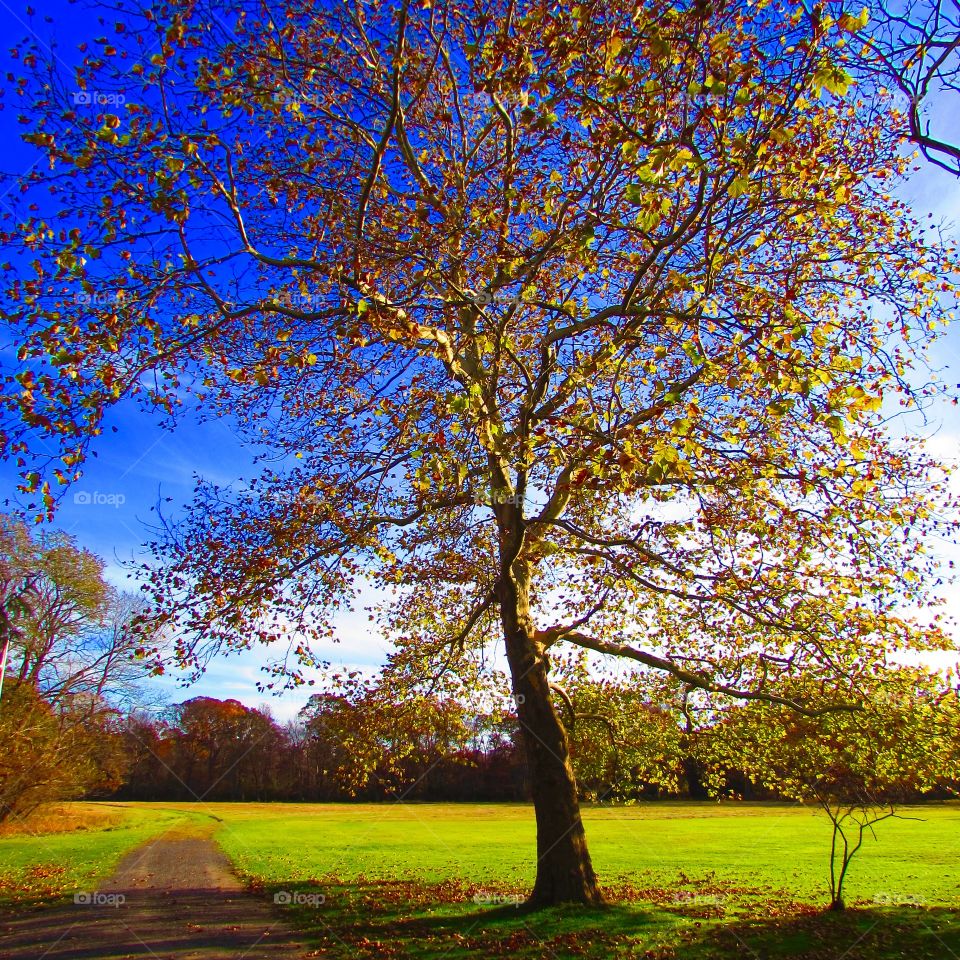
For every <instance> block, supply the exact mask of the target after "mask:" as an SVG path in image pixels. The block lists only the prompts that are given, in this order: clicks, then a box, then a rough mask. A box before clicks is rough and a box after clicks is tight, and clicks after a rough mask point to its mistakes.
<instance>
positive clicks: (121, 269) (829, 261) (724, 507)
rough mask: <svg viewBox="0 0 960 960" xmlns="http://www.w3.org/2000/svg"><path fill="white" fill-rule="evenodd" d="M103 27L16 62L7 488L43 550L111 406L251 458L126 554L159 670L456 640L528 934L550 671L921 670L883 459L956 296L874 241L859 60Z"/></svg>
mask: <svg viewBox="0 0 960 960" xmlns="http://www.w3.org/2000/svg"><path fill="white" fill-rule="evenodd" d="M116 10H117V11H118V12H117V13H116V15H115V16H114V15H111V17H110V19H109V21H108V22H106V23H105V24H104V26H103V30H104V35H103V36H101V37H99V38H96V39H93V40H91V42H90V45H89V46H88V47H87V48H86V51H85V56H84V58H83V60H82V63H81V64H80V65H79V66H78V67H77V68H76V71H75V72H70V71H69V70H65V69H64V68H63V66H62V61H53V62H50V58H49V57H48V56H46V55H45V51H44V50H43V49H42V48H38V47H36V46H34V47H30V46H24V47H23V48H22V49H21V50H20V52H19V55H20V57H21V59H22V61H23V63H24V66H25V71H24V72H25V74H26V75H25V77H24V78H22V80H20V81H18V83H17V86H16V90H15V93H17V94H18V95H19V102H20V103H21V104H22V110H23V112H24V123H25V126H24V133H25V139H26V140H28V141H29V142H30V143H33V144H35V145H36V146H37V147H38V148H39V149H40V150H41V151H43V154H44V157H45V159H44V160H43V161H42V162H41V163H40V164H38V165H37V167H35V168H34V170H33V171H32V172H31V173H30V174H28V175H27V176H26V177H24V178H23V181H22V184H21V187H22V192H21V193H19V194H18V196H19V199H20V202H22V204H23V205H24V207H23V209H22V210H21V211H20V212H19V215H18V216H16V217H12V218H9V219H8V220H7V227H6V231H5V233H6V236H5V239H6V240H7V241H8V242H10V243H12V244H14V245H18V246H19V252H17V253H16V254H15V256H14V258H13V260H12V262H11V267H10V269H11V271H12V275H13V277H14V279H13V281H12V284H11V291H10V296H11V303H12V306H10V307H9V308H8V312H7V319H8V323H10V324H11V325H12V329H13V330H14V332H15V337H16V338H17V340H18V342H19V344H20V353H19V361H20V365H21V366H20V368H19V369H18V370H17V371H14V372H13V374H14V375H13V376H11V378H10V379H9V380H8V382H7V387H8V389H7V410H8V412H9V414H10V416H9V418H8V420H9V423H8V427H7V432H6V436H5V450H6V451H7V452H10V453H15V454H16V455H18V456H19V457H20V459H21V461H22V464H23V470H24V475H25V480H24V485H25V488H26V489H27V491H28V492H29V491H34V492H36V493H37V494H38V495H39V496H42V497H43V498H44V500H45V501H46V503H47V504H48V506H50V507H52V506H53V503H54V500H55V495H56V482H57V481H58V480H59V481H62V482H64V483H69V482H70V480H71V479H72V478H74V477H75V476H77V475H78V474H79V471H80V469H81V468H82V463H83V459H84V457H85V456H86V454H87V452H88V450H89V448H90V447H91V445H95V438H96V436H97V434H98V433H99V431H100V429H101V425H102V423H103V419H104V416H105V414H106V412H107V411H108V410H109V408H110V407H111V406H112V405H113V404H115V403H117V402H118V401H121V400H124V399H125V398H128V397H130V396H134V395H136V396H139V397H140V398H141V399H142V401H143V402H144V403H145V404H147V405H153V406H159V407H161V408H164V409H165V410H167V411H169V412H170V413H171V414H172V415H173V419H174V420H175V419H176V414H177V411H178V409H185V410H186V411H188V413H189V415H191V416H192V415H193V411H195V410H199V411H202V415H205V416H212V417H226V418H229V420H230V421H231V422H233V423H235V424H236V426H237V428H238V430H239V432H240V433H241V435H242V436H245V437H246V438H247V439H248V440H249V441H250V442H251V443H252V444H254V445H255V446H256V447H257V449H259V450H260V451H262V452H263V453H264V454H265V455H266V459H265V460H264V461H262V462H261V466H262V469H260V471H259V472H258V473H257V475H256V476H254V477H252V478H250V479H249V482H248V483H246V484H245V485H244V486H243V487H242V488H238V489H220V488H217V487H215V486H212V485H210V484H208V483H201V484H200V485H199V486H198V489H197V493H196V497H195V500H194V502H193V503H192V505H191V507H190V508H189V510H188V511H187V513H186V515H185V516H183V517H181V518H180V519H179V520H178V521H177V522H171V523H170V524H169V526H168V527H167V529H166V531H165V533H164V534H163V535H162V536H160V537H159V539H158V541H157V543H156V544H155V547H156V550H157V552H158V555H159V558H160V560H161V561H162V562H161V566H160V568H159V569H157V570H154V572H153V577H154V579H153V581H152V582H153V583H154V585H155V588H156V597H155V599H156V601H157V603H158V604H159V605H160V607H161V608H162V611H163V615H164V616H165V617H166V618H167V622H168V624H169V627H170V630H171V634H172V635H174V636H176V637H177V638H179V643H180V645H179V655H180V659H181V661H182V662H183V663H185V664H187V665H191V666H194V667H198V668H199V667H202V664H203V662H204V659H205V657H207V656H209V655H210V654H211V653H213V652H215V651H222V650H225V649H230V648H240V647H244V646H247V645H249V644H250V643H252V642H254V640H255V639H259V640H263V641H267V642H269V641H274V640H280V641H281V644H282V646H281V649H284V650H288V652H289V656H286V657H282V658H281V661H282V662H280V663H278V665H277V670H278V671H279V672H283V673H285V674H287V675H288V676H289V675H291V674H292V675H293V678H294V681H296V680H297V679H298V678H299V677H298V671H299V670H300V669H301V668H302V667H303V666H304V665H309V664H310V662H311V657H310V641H311V640H312V639H314V638H316V637H318V636H323V635H326V634H329V633H331V632H332V631H333V627H332V623H333V620H334V615H335V614H336V612H337V611H338V609H340V608H342V607H343V606H344V605H345V604H347V603H349V602H350V597H351V596H352V594H353V591H355V590H356V589H357V588H358V585H360V584H362V583H366V582H372V583H374V584H375V585H377V586H379V587H381V588H382V594H383V595H384V596H386V597H387V598H388V600H387V601H386V602H385V603H384V605H383V606H382V608H381V616H382V617H383V624H384V628H385V630H386V632H387V634H388V635H389V636H390V637H391V639H392V640H394V641H395V643H396V649H397V662H398V663H399V664H400V666H401V667H402V668H403V669H405V670H408V671H409V672H410V675H411V677H412V678H415V677H417V676H420V675H425V674H429V673H434V674H435V673H438V672H442V671H444V670H457V669H458V668H459V666H460V665H461V664H463V663H465V662H466V661H467V660H469V659H470V655H471V652H472V651H476V650H478V649H480V648H481V647H482V646H483V645H484V644H487V642H488V641H489V640H491V639H492V638H494V637H498V638H499V640H500V641H502V643H503V646H504V648H505V652H506V659H507V660H508V662H509V668H510V671H511V674H512V687H513V694H514V696H515V698H516V703H517V706H518V714H519V722H520V725H521V728H522V730H523V734H524V738H525V744H526V750H527V754H528V760H529V766H530V774H531V782H532V790H533V797H534V805H535V810H536V820H537V878H536V883H535V887H534V890H533V893H532V902H533V903H534V904H546V903H552V902H557V901H563V900H578V901H587V902H591V901H596V900H597V899H599V896H600V895H599V892H598V889H597V885H596V880H595V877H594V872H593V868H592V866H591V862H590V857H589V854H588V851H587V846H586V839H585V835H584V830H583V826H582V823H581V820H580V813H579V809H578V805H577V794H576V785H575V782H574V777H573V773H572V770H571V766H570V762H569V755H568V737H567V731H566V730H565V727H564V725H563V722H562V715H561V713H562V711H561V710H560V709H559V706H562V704H559V705H558V703H557V702H555V694H554V693H553V691H552V690H551V679H550V656H551V655H552V654H553V653H554V648H556V649H558V650H559V649H560V647H561V646H562V645H565V644H572V645H574V646H578V647H581V648H586V649H589V650H592V651H595V652H597V653H600V654H604V655H609V656H612V657H621V658H628V659H630V660H632V661H637V662H639V663H640V664H643V665H645V666H646V667H650V668H653V669H656V670H661V671H665V672H667V673H669V674H673V675H674V676H675V677H676V678H677V679H678V680H679V681H681V682H682V683H683V684H686V685H688V686H690V687H691V688H694V689H703V690H707V691H712V692H714V693H716V692H718V691H719V692H727V693H728V694H729V695H730V696H733V697H737V698H747V699H756V698H760V699H765V700H770V701H773V702H777V701H779V700H781V699H783V700H788V701H789V702H790V704H791V705H793V706H796V707H799V708H801V709H805V710H807V711H816V710H819V709H823V708H828V707H837V706H841V707H850V706H852V705H854V704H855V703H856V701H857V686H858V678H859V677H860V676H861V675H863V674H865V673H869V671H870V669H871V664H873V663H874V662H875V661H877V660H880V659H883V658H884V657H885V656H886V655H887V651H888V650H889V649H903V648H907V647H913V648H923V647H936V646H943V645H945V644H946V643H947V641H946V640H945V639H944V638H943V637H942V635H941V634H940V633H939V632H938V631H937V630H936V629H934V628H932V627H926V628H922V627H919V626H915V625H911V624H910V623H909V622H908V621H907V620H906V619H905V618H904V617H903V616H902V615H901V613H900V612H899V611H900V608H901V605H902V604H914V605H918V604H921V603H923V602H924V590H923V584H924V581H925V579H926V576H927V573H928V561H927V559H926V557H925V555H924V554H923V551H922V541H923V537H924V534H925V532H926V530H927V529H928V527H929V526H930V525H931V524H932V523H933V522H935V521H936V520H937V506H936V499H937V488H936V483H935V481H936V479H937V477H936V473H935V470H934V468H933V466H932V465H931V464H929V463H927V462H926V461H925V460H924V458H923V456H922V454H921V452H920V451H919V449H918V448H916V447H915V445H911V444H908V443H893V442H892V441H891V440H890V439H889V437H888V434H887V432H886V430H885V424H884V417H885V415H887V414H889V413H890V412H891V411H896V409H897V400H899V401H900V402H902V403H903V404H904V405H906V406H908V407H909V406H910V405H913V404H916V403H918V402H922V400H923V396H924V395H925V393H924V391H919V392H915V391H914V390H913V389H912V388H911V386H910V383H911V382H912V379H911V378H912V377H913V375H912V374H911V364H913V363H914V362H915V357H916V354H917V352H918V351H919V350H920V349H921V348H922V345H923V341H924V340H925V339H926V338H928V337H930V336H932V335H933V334H932V331H934V330H935V329H936V328H938V327H939V325H940V324H941V322H942V321H943V320H944V312H945V311H944V309H943V308H942V307H941V305H940V301H939V299H938V297H939V294H940V287H941V284H943V285H944V286H946V283H945V279H944V278H945V277H947V276H948V275H949V271H950V270H952V269H953V268H954V267H953V260H952V253H951V252H949V251H943V250H938V249H934V248H931V247H928V246H926V245H925V243H924V241H923V239H922V237H921V236H920V234H919V232H918V230H917V228H916V224H915V223H914V222H913V221H912V220H911V219H910V217H909V215H908V212H907V211H906V210H905V209H904V207H903V206H902V205H901V204H900V203H898V202H897V201H896V200H895V199H894V198H893V193H892V191H893V189H894V187H895V185H896V183H897V180H898V177H899V176H900V175H901V174H902V173H903V171H904V169H905V161H904V160H903V159H902V158H901V152H900V148H901V142H902V138H903V135H904V131H905V129H906V128H905V123H904V118H903V117H902V116H900V115H898V114H897V113H896V111H895V110H894V109H893V108H892V106H891V104H890V103H888V102H885V101H883V100H877V101H871V102H869V103H866V102H860V101H859V100H858V99H857V95H856V91H855V90H848V78H847V76H846V75H845V74H844V72H843V71H842V69H840V67H838V66H837V63H836V57H835V51H836V49H837V44H838V43H839V41H840V39H841V38H842V37H843V36H844V35H845V34H844V31H851V30H856V29H858V28H859V23H860V21H858V20H856V19H855V18H853V17H845V18H842V19H841V20H839V21H838V22H831V21H829V20H828V19H827V18H825V17H812V18H811V17H809V16H807V15H806V14H805V13H804V12H803V10H801V9H799V8H793V7H790V6H785V5H783V4H781V3H777V2H774V3H759V4H756V5H752V4H747V3H723V2H713V3H699V2H698V3H679V4H676V5H674V4H671V3H668V2H663V0H645V2H642V3H636V4H634V3H624V2H620V0H597V2H583V3H580V4H576V5H557V4H554V3H547V2H544V0H521V2H515V0H503V2H499V0H468V2H466V3H457V4H451V3H448V2H447V0H435V2H432V3H428V2H422V3H416V4H414V3H410V2H382V3H381V2H378V3H372V2H363V0H351V2H348V3H343V4H340V3H330V4H305V3H300V2H280V3H277V4H275V5H272V6H271V7H269V8H268V7H267V6H265V5H261V4H260V3H255V2H252V0H250V2H245V0H240V2H238V3H236V4H232V5H231V6H230V7H229V9H225V8H223V7H221V6H216V5H213V4H207V3H205V2H198V3H194V2H182V0H173V2H170V3H165V4H162V5H157V6H149V7H148V6H147V5H144V6H143V7H140V6H138V5H137V4H136V3H129V2H124V3H122V4H120V5H119V6H118V7H117V8H116ZM31 204H34V206H33V207H31V206H30V205H31ZM920 379H921V380H923V379H924V378H923V377H922V376H921V378H920ZM885 395H886V396H889V397H890V406H889V408H887V409H886V410H884V411H882V410H881V404H882V399H883V397H884V396H885ZM44 444H46V445H47V446H46V447H45V446H44ZM51 444H53V445H54V446H55V448H56V450H57V452H56V454H50V453H49V452H48V453H46V454H45V453H44V451H49V450H50V449H51ZM48 484H52V486H48ZM288 644H289V648H288V646H287V645H288ZM298 660H299V665H298ZM397 669H400V668H399V667H398V668H397ZM798 673H803V674H805V675H806V676H807V677H808V682H807V684H806V686H805V689H808V690H815V691H817V698H816V702H805V703H802V704H800V703H794V702H793V701H792V700H790V698H789V697H788V696H786V695H784V693H783V692H782V691H783V684H784V680H785V679H786V678H790V677H792V676H795V675H796V674H798ZM411 682H413V681H411Z"/></svg>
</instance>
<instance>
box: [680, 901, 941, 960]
mask: <svg viewBox="0 0 960 960" xmlns="http://www.w3.org/2000/svg"><path fill="white" fill-rule="evenodd" d="M681 940H682V942H683V944H684V946H683V949H682V950H678V952H677V956H682V957H684V958H685V960H687V958H689V960H727V958H733V957H737V958H743V960H786V958H790V960H901V958H909V960H960V911H958V910H953V909H948V908H945V907H881V908H878V907H873V908H865V907H857V908H851V909H848V910H845V911H843V912H842V913H831V912H829V911H821V912H812V911H805V912H803V913H801V914H799V915H798V914H784V915H781V916H777V917H772V918H771V917H766V918H762V919H751V918H749V917H740V918H738V919H734V920H730V921H728V922H725V923H721V924H717V925H714V926H712V927H710V928H709V929H704V930H697V931H689V930H688V931H684V932H682V934H681Z"/></svg>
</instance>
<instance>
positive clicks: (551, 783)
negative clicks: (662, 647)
mask: <svg viewBox="0 0 960 960" xmlns="http://www.w3.org/2000/svg"><path fill="white" fill-rule="evenodd" d="M499 593H500V596H499V600H500V616H501V622H502V624H503V630H504V637H505V640H506V647H507V659H508V661H509V663H510V672H511V675H512V679H513V693H514V697H515V699H516V704H517V716H518V717H519V720H520V729H521V731H522V736H523V742H524V747H525V750H526V755H527V764H528V767H529V770H530V784H531V792H532V794H533V805H534V810H535V812H536V820H537V879H536V883H535V884H534V888H533V893H532V894H531V895H530V899H529V900H528V905H529V906H531V907H545V906H550V905H552V904H556V903H567V902H575V903H584V904H600V903H602V902H603V898H602V896H601V894H600V891H599V889H598V887H597V879H596V876H595V875H594V872H593V865H592V864H591V862H590V853H589V851H588V850H587V838H586V834H585V832H584V829H583V822H582V821H581V819H580V805H579V803H578V801H577V786H576V780H575V778H574V775H573V768H572V767H571V765H570V750H569V742H568V739H567V732H566V730H565V729H564V727H563V724H562V723H561V722H560V719H559V717H558V716H557V713H556V711H555V710H554V708H553V701H552V699H551V696H550V686H549V681H548V678H547V671H548V666H547V660H546V657H545V656H544V651H543V648H542V646H541V645H540V644H539V643H537V641H536V640H535V639H534V629H533V623H532V620H531V618H530V606H529V569H528V567H527V565H526V564H525V563H524V562H523V561H514V562H513V563H512V564H510V565H509V566H508V567H507V568H506V569H505V570H504V571H503V574H502V576H501V582H500V590H499Z"/></svg>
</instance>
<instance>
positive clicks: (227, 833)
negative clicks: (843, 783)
mask: <svg viewBox="0 0 960 960" xmlns="http://www.w3.org/2000/svg"><path fill="white" fill-rule="evenodd" d="M72 806H75V807H76V808H78V809H80V808H82V809H83V810H84V811H86V816H87V817H88V818H89V817H90V816H91V813H90V811H91V810H92V809H96V808H97V806H98V805H91V804H83V805H72ZM100 809H101V811H102V812H103V813H104V815H106V816H108V817H109V824H107V825H105V826H103V827H102V828H98V827H97V826H96V824H95V823H94V822H91V823H90V824H88V825H87V827H86V828H85V829H80V830H74V831H72V832H69V833H61V834H43V835H38V836H8V837H0V896H4V895H6V896H7V897H8V898H9V897H10V896H11V895H12V890H13V888H15V887H16V883H17V881H18V878H19V879H20V881H21V882H23V881H25V879H29V877H30V876H36V875H40V876H44V875H45V872H46V871H47V870H48V869H49V868H51V867H55V868H58V869H60V870H61V871H62V872H61V873H60V874H59V875H58V879H57V882H56V883H50V884H49V890H48V891H47V895H48V896H53V895H55V894H56V893H58V892H59V893H69V892H71V884H75V886H74V887H73V889H91V887H92V884H93V883H94V882H95V880H96V879H98V878H100V879H102V878H103V877H105V876H107V875H109V873H110V871H111V870H112V869H113V867H114V866H115V864H116V862H117V860H118V859H119V856H120V855H122V853H123V852H124V850H127V849H131V848H132V847H133V846H135V845H137V844H138V843H140V842H143V840H145V839H148V838H149V837H150V836H155V835H156V834H158V833H161V832H164V831H167V830H175V831H177V832H179V831H183V830H187V831H192V832H197V833H204V834H208V835H211V830H212V831H213V832H212V836H213V837H214V839H215V840H216V841H217V842H218V843H219V844H220V845H221V847H222V848H223V850H224V851H225V852H226V853H227V855H228V856H229V857H230V858H231V859H232V861H233V862H234V864H235V865H236V867H237V870H238V871H239V873H240V874H241V876H243V877H244V878H245V879H246V880H247V881H248V882H249V884H250V886H251V888H252V889H253V890H254V891H255V892H257V893H258V894H260V895H262V896H265V897H271V898H273V897H276V896H278V897H279V899H280V901H281V903H284V902H287V903H290V905H288V906H280V907H278V908H277V909H278V910H282V911H283V912H285V913H286V915H287V917H288V919H290V920H291V921H292V922H293V923H295V924H297V925H298V926H299V927H300V928H301V929H302V930H303V931H304V932H305V934H306V936H307V937H308V939H310V940H311V941H312V943H313V944H314V946H316V947H318V948H320V949H322V950H323V954H324V955H325V956H328V957H334V958H344V960H346V958H351V960H352V958H354V957H370V958H373V957H408V956H409V957H435V958H440V957H444V958H454V957H467V956H478V957H480V956H483V957H486V956H498V955H504V956H507V955H509V956H517V957H529V958H536V957H546V958H550V957H566V956H586V957H596V958H601V957H610V956H613V957H621V956H622V957H644V958H646V960H661V958H663V960H666V958H673V957H677V958H690V960H700V958H704V960H705V958H714V957H716V958H732V957H751V956H763V957H797V958H799V957H803V958H809V960H840V958H841V957H842V958H843V960H881V958H882V960H886V958H890V960H892V958H894V957H896V958H902V957H910V958H917V960H927V958H929V960H940V958H944V960H950V958H954V960H960V871H958V869H957V863H958V855H960V804H955V803H951V804H936V805H929V806H923V807H916V808H909V809H904V810H903V811H902V813H903V814H904V816H906V817H910V818H912V819H902V820H893V821H887V822H885V823H883V824H881V825H880V826H879V828H878V830H877V835H876V839H875V840H874V839H873V838H868V840H867V841H866V843H865V845H864V848H863V850H862V851H861V853H860V854H859V855H858V857H857V860H856V861H855V863H854V865H853V867H852V868H851V874H850V879H849V883H848V889H847V902H848V904H850V906H851V908H852V909H850V910H848V911H847V912H846V914H843V915H830V914H825V913H823V911H822V907H823V906H824V904H825V902H826V898H827V863H828V860H827V858H828V852H829V842H830V831H829V825H828V823H827V821H826V820H825V818H823V817H822V816H820V815H818V814H816V813H815V812H813V811H812V810H808V809H804V808H801V807H796V806H789V805H779V804H745V803H741V804H719V805H718V804H710V803H679V802H667V803H647V804H640V805H637V806H631V807H619V808H587V809H586V810H585V811H584V819H585V821H586V826H587V834H588V839H589V843H590V848H591V851H592V854H593V859H594V864H595V866H596V869H597V872H598V874H599V875H600V878H601V882H602V884H603V885H604V887H605V888H606V890H607V892H608V895H609V899H610V901H611V905H610V907H609V908H608V909H605V910H599V911H583V910H581V909H578V908H572V907H562V908H556V909H553V910H548V911H544V912H541V913H536V914H528V913H525V912H524V911H523V910H522V909H520V908H518V907H517V906H516V904H517V903H518V902H520V900H521V899H522V895H523V894H524V892H525V891H527V890H528V889H529V886H530V884H531V883H532V880H533V876H534V870H535V863H534V859H535V837H534V823H533V811H532V809H531V808H530V807H528V806H525V805H520V804H502V805H480V804H456V805H455V804H220V803H211V804H207V803H203V804H172V803H155V804H148V803H131V804H113V805H110V806H109V808H107V807H106V806H103V807H101V808H100ZM913 818H916V819H913ZM31 871H32V872H33V873H32V874H31ZM30 882H31V883H32V884H33V886H34V889H33V891H32V893H31V897H32V898H33V899H36V897H37V893H38V890H37V889H36V888H37V882H36V881H35V880H32V881H30ZM31 897H27V899H30V898H31ZM298 899H299V900H301V901H304V904H303V905H300V906H297V905H296V901H297V900H298Z"/></svg>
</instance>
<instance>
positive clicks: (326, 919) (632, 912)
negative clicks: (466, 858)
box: [271, 879, 681, 960]
mask: <svg viewBox="0 0 960 960" xmlns="http://www.w3.org/2000/svg"><path fill="white" fill-rule="evenodd" d="M300 886H301V887H303V886H304V885H303V884H302V883H301V884H300ZM311 888H312V889H315V890H318V891H320V890H322V892H323V895H324V902H323V904H322V906H320V907H317V908H316V909H300V908H297V907H296V906H291V907H290V908H289V910H290V914H289V916H290V919H291V920H292V921H293V923H294V924H295V925H296V926H298V927H300V929H302V930H304V931H305V932H306V933H307V934H308V935H309V936H310V937H311V939H314V940H315V941H316V942H317V946H319V947H320V948H321V951H322V953H323V955H324V956H327V957H331V958H338V960H339V958H347V957H349V958H351V960H353V958H366V957H371V958H372V957H418V958H427V960H441V958H443V960H455V958H460V957H497V956H510V957H517V958H525V960H526V958H529V960H533V958H555V957H556V958H560V957H572V956H576V957H586V958H597V960H600V958H609V957H613V956H616V955H618V954H619V955H623V956H627V955H630V954H631V952H632V951H629V950H628V949H627V948H629V947H630V945H631V944H634V943H644V944H648V945H664V944H666V943H667V942H669V941H672V940H675V931H676V927H677V924H678V922H681V921H680V920H679V918H678V917H676V916H674V915H672V914H671V913H670V912H668V911H665V910H662V909H660V908H659V907H657V906H656V905H655V904H650V903H629V904H625V903H615V904H611V905H608V906H606V907H591V908H588V907H581V906H576V905H567V906H559V907H552V908H548V909H542V910H536V911H531V910H528V909H526V908H525V906H524V905H523V900H522V896H521V895H520V894H519V893H517V892H513V891H508V892H497V893H491V892H489V891H484V890H479V889H477V888H476V887H471V886H468V885H465V884H458V883H444V884H436V885H433V884H424V883H422V882H418V881H354V882H349V883H348V882H341V881H335V880H330V879H325V880H317V881H315V883H313V884H312V885H311ZM272 889H273V888H272V887H271V890H272ZM286 889H290V885H288V886H287V888H286ZM640 956H643V953H642V952H641V954H640Z"/></svg>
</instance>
